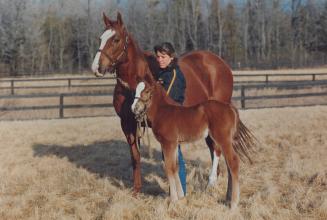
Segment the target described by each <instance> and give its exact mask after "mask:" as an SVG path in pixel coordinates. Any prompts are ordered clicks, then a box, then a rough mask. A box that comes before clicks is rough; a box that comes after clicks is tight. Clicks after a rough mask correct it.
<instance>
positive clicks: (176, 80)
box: [154, 42, 186, 194]
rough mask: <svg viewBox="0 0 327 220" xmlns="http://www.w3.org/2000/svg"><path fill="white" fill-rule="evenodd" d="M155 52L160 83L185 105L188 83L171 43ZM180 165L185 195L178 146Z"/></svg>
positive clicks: (181, 160) (155, 49) (157, 48)
mask: <svg viewBox="0 0 327 220" xmlns="http://www.w3.org/2000/svg"><path fill="white" fill-rule="evenodd" d="M154 52H155V55H156V59H157V62H158V64H159V67H160V69H159V71H158V73H157V74H156V78H157V80H158V82H159V83H160V84H161V85H162V86H163V87H164V89H165V90H166V93H167V95H169V96H170V97H171V98H172V99H173V100H174V101H176V102H177V103H179V104H181V105H183V102H184V98H185V88H186V81H185V78H184V75H183V73H182V71H181V70H180V68H179V66H178V64H177V58H176V55H175V49H174V47H173V45H172V44H171V43H169V42H163V43H161V44H159V45H156V46H155V47H154ZM163 159H164V158H163ZM178 165H179V171H178V174H179V178H180V180H181V184H182V188H183V191H184V194H186V168H185V161H184V158H183V154H182V151H181V147H180V145H178Z"/></svg>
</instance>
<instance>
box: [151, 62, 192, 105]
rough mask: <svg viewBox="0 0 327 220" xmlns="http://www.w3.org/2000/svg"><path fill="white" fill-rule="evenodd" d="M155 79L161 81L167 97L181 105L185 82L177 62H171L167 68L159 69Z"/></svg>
mask: <svg viewBox="0 0 327 220" xmlns="http://www.w3.org/2000/svg"><path fill="white" fill-rule="evenodd" d="M157 78H158V80H159V81H162V85H163V87H164V88H165V90H166V91H167V92H169V96H170V97H171V98H172V99H173V100H175V101H176V102H178V103H180V104H181V105H182V104H183V102H184V98H185V88H186V81H185V78H184V75H183V73H182V71H181V70H180V68H179V66H178V65H177V62H176V61H173V62H172V63H171V64H170V65H169V66H168V67H167V68H165V69H161V70H160V71H159V73H158V77H157ZM168 90H169V91H168Z"/></svg>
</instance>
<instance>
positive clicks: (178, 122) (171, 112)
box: [132, 82, 254, 208]
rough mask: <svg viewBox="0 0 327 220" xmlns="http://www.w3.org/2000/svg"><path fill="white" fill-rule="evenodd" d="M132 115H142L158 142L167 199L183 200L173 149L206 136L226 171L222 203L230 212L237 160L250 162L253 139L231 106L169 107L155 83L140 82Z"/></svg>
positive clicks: (235, 188) (234, 200) (236, 181)
mask: <svg viewBox="0 0 327 220" xmlns="http://www.w3.org/2000/svg"><path fill="white" fill-rule="evenodd" d="M132 111H133V112H134V114H135V115H136V117H142V115H144V114H146V115H147V118H148V120H149V121H150V122H151V124H152V130H153V134H154V135H155V137H156V139H157V140H158V141H159V142H160V144H161V148H162V151H163V154H164V158H165V172H166V175H167V177H168V182H169V187H170V198H171V200H172V201H176V200H178V199H179V198H182V197H184V193H183V190H182V186H181V183H180V179H179V176H178V163H177V145H178V143H182V142H193V141H196V140H198V139H200V138H203V137H206V136H207V135H208V134H209V135H210V137H211V138H212V140H213V141H214V142H215V143H216V145H215V146H221V149H216V150H222V152H223V155H224V157H225V159H226V163H227V167H228V189H227V194H226V200H227V202H228V203H230V206H231V208H235V207H236V206H237V204H238V201H239V161H240V159H239V156H245V157H247V158H248V159H249V160H250V161H251V159H250V157H249V155H248V150H249V149H250V147H251V144H253V143H254V142H253V140H252V138H253V136H252V134H251V133H250V131H249V130H248V129H247V128H246V127H245V126H244V124H243V123H242V122H241V121H240V118H239V115H238V111H237V109H236V108H235V107H233V106H232V105H231V104H225V103H222V102H219V101H214V100H209V101H206V102H203V103H202V104H199V105H196V106H192V107H183V106H177V105H172V104H171V103H170V102H169V100H168V99H167V97H166V94H165V93H164V90H163V89H162V87H161V86H160V85H159V84H157V83H151V84H149V83H147V82H140V83H139V84H138V85H137V88H136V94H135V99H134V102H133V105H132Z"/></svg>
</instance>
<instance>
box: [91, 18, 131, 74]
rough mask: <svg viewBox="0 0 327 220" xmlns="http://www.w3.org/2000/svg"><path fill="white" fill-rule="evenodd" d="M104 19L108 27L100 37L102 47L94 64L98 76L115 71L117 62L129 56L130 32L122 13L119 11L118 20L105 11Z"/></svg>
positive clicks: (93, 69) (93, 68) (93, 67)
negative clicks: (112, 19)
mask: <svg viewBox="0 0 327 220" xmlns="http://www.w3.org/2000/svg"><path fill="white" fill-rule="evenodd" d="M103 21H104V23H105V26H106V29H105V31H104V32H103V34H102V35H101V37H100V47H99V50H98V52H97V53H96V55H95V57H94V61H93V64H92V71H93V72H94V74H95V75H96V76H104V75H105V73H106V72H113V71H114V70H115V68H116V67H117V64H119V63H122V62H124V60H125V59H126V58H127V45H128V34H127V31H126V28H125V27H124V24H123V20H122V17H121V14H120V13H119V12H118V14H117V20H116V21H111V20H110V19H109V18H108V17H107V16H106V15H105V14H104V13H103Z"/></svg>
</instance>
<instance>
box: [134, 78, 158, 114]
mask: <svg viewBox="0 0 327 220" xmlns="http://www.w3.org/2000/svg"><path fill="white" fill-rule="evenodd" d="M153 90H154V86H153V85H150V84H149V83H147V82H140V83H139V84H137V87H136V93H135V97H134V102H133V104H132V107H131V108H132V112H133V113H134V114H135V116H136V119H141V118H142V117H143V116H144V115H145V114H146V111H147V109H148V107H149V106H150V104H151V101H152V99H151V98H152V93H153Z"/></svg>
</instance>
